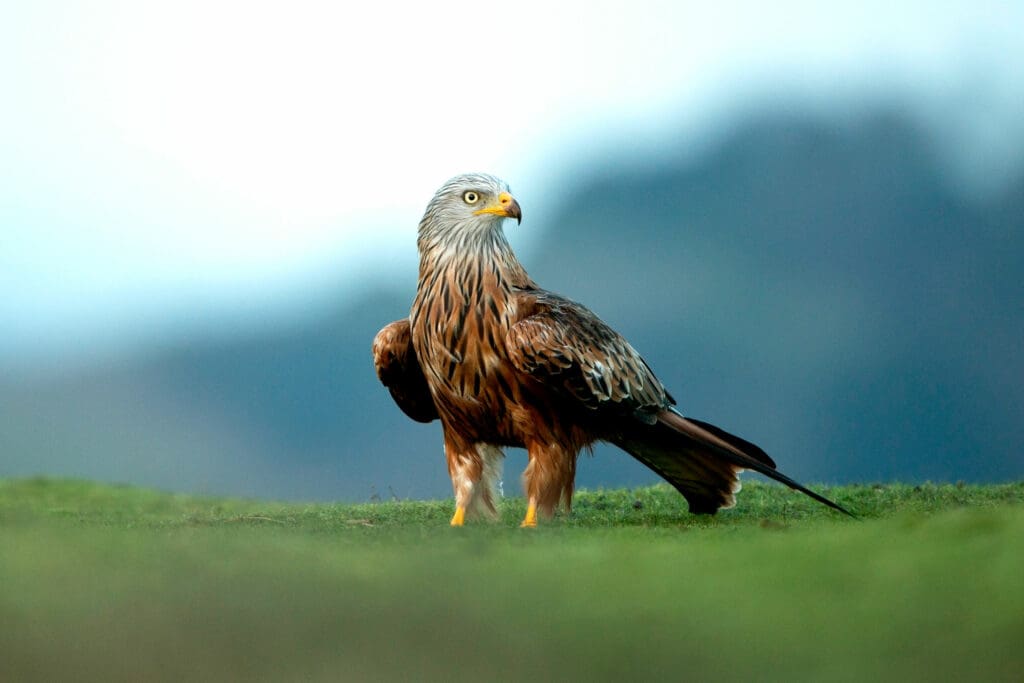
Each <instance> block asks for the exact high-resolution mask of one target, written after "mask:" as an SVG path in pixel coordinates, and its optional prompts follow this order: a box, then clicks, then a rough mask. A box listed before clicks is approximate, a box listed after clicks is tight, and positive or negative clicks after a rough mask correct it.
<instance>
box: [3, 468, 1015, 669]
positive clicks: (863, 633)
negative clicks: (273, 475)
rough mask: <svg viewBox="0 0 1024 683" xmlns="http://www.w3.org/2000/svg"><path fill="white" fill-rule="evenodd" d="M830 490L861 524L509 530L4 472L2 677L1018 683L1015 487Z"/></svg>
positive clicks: (660, 492)
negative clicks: (7, 476) (937, 682)
mask: <svg viewBox="0 0 1024 683" xmlns="http://www.w3.org/2000/svg"><path fill="white" fill-rule="evenodd" d="M823 492H825V493H826V495H829V496H831V497H833V498H834V499H835V500H837V501H838V502H840V503H841V504H843V505H845V506H847V507H849V508H850V509H852V510H854V511H856V512H858V513H859V514H860V516H861V518H862V519H861V521H855V520H850V519H846V518H843V517H842V516H840V515H837V514H835V513H832V512H830V511H829V510H827V509H826V508H824V507H822V506H819V505H817V504H815V503H813V501H810V500H808V499H806V498H804V497H802V496H799V495H798V494H795V493H793V492H791V491H788V490H786V489H782V488H779V487H776V486H770V485H765V484H757V483H748V484H747V485H746V486H745V488H744V490H743V492H742V493H741V494H740V496H739V501H740V502H739V506H738V507H737V509H734V510H731V511H728V512H723V513H721V514H719V515H718V516H717V517H713V518H708V517H693V516H690V515H689V514H687V513H686V506H685V503H684V501H683V500H682V498H681V497H679V496H678V494H676V493H675V492H673V491H672V490H670V489H668V488H666V487H661V486H658V487H653V488H642V489H635V490H629V491H627V490H615V491H584V492H580V493H579V494H578V496H577V499H576V505H575V508H574V512H573V515H572V516H571V517H568V518H558V519H556V520H554V521H552V522H549V523H547V524H545V525H543V526H542V527H540V528H538V529H533V530H522V529H518V528H517V524H518V520H519V519H520V517H521V516H522V514H523V511H524V507H525V506H524V503H523V501H522V500H521V499H507V500H506V501H504V503H503V508H504V509H503V513H504V516H503V520H502V522H500V523H497V524H477V525H473V526H467V527H465V528H463V529H451V528H449V527H448V525H447V522H448V518H449V516H450V514H451V504H450V503H448V502H386V503H375V504H366V505H304V504H303V505H290V504H281V503H268V502H262V501H247V500H232V499H215V498H200V497H192V496H182V495H172V494H166V493H160V492H155V491H150V490H145V489H139V488H133V487H121V486H105V485H98V484H93V483H88V482H81V481H54V480H44V479H35V480H21V481H0V680H3V681H8V680H10V681H22V680H47V681H49V680H104V681H108V680H110V681H113V680H133V681H134V680H196V679H201V680H314V681H316V680H325V681H336V680H381V679H383V680H395V679H402V680H410V679H412V680H418V679H436V680H462V679H476V680H530V681H544V680H651V679H670V680H850V681H861V680H872V679H883V680H906V679H910V680H933V679H941V680H959V679H963V680H1019V677H1020V671H1021V668H1022V666H1024V482H1022V483H1016V484H1007V485H1000V486H955V485H943V486H934V485H924V486H918V487H911V486H854V487H836V488H831V489H828V488H826V489H824V490H823Z"/></svg>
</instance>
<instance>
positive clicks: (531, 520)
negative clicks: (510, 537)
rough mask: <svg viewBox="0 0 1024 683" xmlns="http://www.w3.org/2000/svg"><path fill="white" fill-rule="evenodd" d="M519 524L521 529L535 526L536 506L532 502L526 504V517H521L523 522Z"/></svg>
mask: <svg viewBox="0 0 1024 683" xmlns="http://www.w3.org/2000/svg"><path fill="white" fill-rule="evenodd" d="M519 526H520V527H521V528H523V529H526V528H532V527H535V526H537V506H536V505H535V504H534V503H530V504H529V505H528V506H527V508H526V517H525V518H524V519H523V523H522V524H520V525H519Z"/></svg>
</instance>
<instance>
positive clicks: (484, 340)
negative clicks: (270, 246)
mask: <svg viewBox="0 0 1024 683" xmlns="http://www.w3.org/2000/svg"><path fill="white" fill-rule="evenodd" d="M522 217H523V214H522V210H521V208H520V206H519V202H518V201H517V200H516V199H515V197H514V196H513V195H512V193H511V191H510V190H509V186H508V184H507V183H506V182H504V181H503V180H501V179H499V178H497V177H495V176H492V175H489V174H484V173H468V174H464V175H459V176H456V177H454V178H452V179H450V180H448V181H447V182H446V183H445V184H444V185H442V186H441V188H440V189H439V190H438V191H437V193H436V194H435V195H434V197H433V199H431V200H430V202H429V203H428V205H427V208H426V211H425V212H424V214H423V218H422V220H421V221H420V223H419V228H418V232H417V240H416V242H417V249H418V251H419V279H418V282H417V286H416V295H415V297H414V299H413V302H412V306H411V308H410V311H409V316H408V317H407V318H404V319H401V320H396V321H394V322H392V323H390V324H388V325H386V326H384V328H383V329H381V330H380V332H378V333H377V335H376V337H375V338H374V340H373V344H372V353H373V362H374V367H375V370H376V373H377V376H378V378H379V379H380V381H381V383H382V384H383V385H384V386H385V387H386V388H387V389H388V391H389V392H390V394H391V397H392V398H393V399H394V401H395V403H397V405H398V407H399V408H400V409H401V410H402V411H403V412H404V413H405V414H406V415H407V416H408V417H410V418H412V419H413V420H416V421H418V422H423V423H429V422H433V421H434V420H439V421H440V423H441V427H442V431H443V434H444V452H445V459H446V462H447V465H448V474H449V476H450V477H451V480H452V489H453V492H454V498H455V512H454V515H453V516H452V518H451V525H452V526H462V525H463V524H464V523H465V522H466V521H467V520H468V519H472V518H474V517H481V518H491V519H496V518H497V517H498V511H497V505H498V500H499V487H500V482H501V476H502V464H503V459H504V451H503V449H504V448H508V447H512V448H525V449H526V452H527V457H528V462H527V466H526V469H525V471H524V472H523V487H524V490H525V494H526V499H527V508H526V515H525V517H524V519H523V520H522V523H521V526H523V527H535V526H536V525H537V522H538V516H540V517H543V518H550V517H552V516H553V514H554V513H555V511H556V509H558V508H559V507H561V506H564V508H565V510H566V512H570V511H571V506H572V498H573V491H574V486H575V478H576V465H577V460H578V458H579V455H580V453H581V452H582V451H584V450H589V449H590V448H591V446H592V445H593V444H595V443H597V442H609V443H612V444H615V445H616V446H618V447H619V448H621V449H622V450H624V451H626V452H627V453H629V454H630V455H632V456H633V457H634V458H636V459H637V460H639V461H640V462H641V463H643V464H644V465H646V466H647V467H648V468H650V469H651V470H653V471H654V472H655V473H657V474H658V475H659V476H660V477H662V478H663V479H665V480H666V481H667V482H668V483H670V484H671V485H672V486H674V487H675V488H676V490H678V491H679V492H680V493H681V494H682V496H683V497H684V498H685V499H686V501H687V503H688V505H689V510H690V512H691V513H694V514H714V513H715V512H717V511H718V510H720V509H725V508H731V507H733V506H734V505H735V504H736V494H737V493H738V492H739V490H740V488H741V487H740V481H739V474H740V473H741V472H742V471H744V470H753V471H755V472H759V473H761V474H762V475H765V476H767V477H769V478H771V479H774V480H776V481H779V482H781V483H783V484H785V485H786V486H789V487H790V488H792V489H795V490H797V491H800V492H802V493H804V494H806V495H808V496H810V497H811V498H813V499H814V500H816V501H818V502H820V503H822V504H824V505H827V506H829V507H830V508H833V509H834V510H837V511H839V512H842V513H845V514H847V515H851V516H852V513H850V512H849V511H848V510H846V509H845V508H843V507H842V506H840V505H839V504H837V503H835V502H833V501H831V500H829V499H827V498H825V497H824V496H821V495H819V494H818V493H815V492H814V491H811V490H810V489H808V488H806V487H804V486H803V485H801V484H799V483H798V482H796V481H795V480H793V479H791V478H789V477H788V476H786V475H784V474H782V473H781V472H779V471H778V470H777V469H776V464H775V462H774V461H773V460H772V458H771V457H769V456H768V454H767V453H765V452H764V451H763V450H762V449H761V448H760V447H758V446H756V445H754V444H753V443H751V442H749V441H746V440H744V439H742V438H740V437H738V436H734V435H733V434H730V433H729V432H726V431H725V430H723V429H721V428H719V427H717V426H715V425H713V424H710V423H707V422H703V421H701V420H698V419H695V418H693V417H685V416H684V415H683V414H682V413H681V412H679V410H677V409H676V407H675V406H676V401H675V399H674V398H673V396H672V395H671V394H670V393H669V392H668V390H667V389H666V388H665V387H664V385H662V383H661V382H660V381H659V380H658V378H657V377H656V376H655V375H654V372H653V371H652V370H651V368H650V366H649V365H648V364H647V362H646V361H645V360H644V359H643V358H642V357H641V356H640V354H639V353H638V352H637V351H636V350H635V349H634V348H633V347H632V346H631V345H630V344H629V342H627V341H626V339H625V338H624V337H623V336H622V335H620V334H619V333H618V332H616V331H615V330H614V329H612V328H611V327H610V326H609V325H608V324H606V323H605V322H604V321H602V320H601V319H600V318H599V317H598V316H597V315H595V314H594V313H592V312H591V311H590V310H589V309H587V308H585V307H584V306H583V305H581V304H579V303H576V302H575V301H572V300H570V299H568V298H565V297H563V296H560V295H558V294H555V293H554V292H551V291H548V290H545V289H542V288H541V287H540V286H539V285H538V284H537V283H536V282H534V281H533V280H532V279H531V278H530V276H529V275H528V274H527V272H526V269H525V268H524V267H523V265H522V264H521V263H520V262H519V260H518V258H516V255H515V253H514V252H513V250H512V247H511V245H510V244H509V242H508V239H507V237H506V235H505V231H504V225H503V224H504V223H505V221H506V220H507V219H515V221H516V222H517V224H519V223H521V222H522Z"/></svg>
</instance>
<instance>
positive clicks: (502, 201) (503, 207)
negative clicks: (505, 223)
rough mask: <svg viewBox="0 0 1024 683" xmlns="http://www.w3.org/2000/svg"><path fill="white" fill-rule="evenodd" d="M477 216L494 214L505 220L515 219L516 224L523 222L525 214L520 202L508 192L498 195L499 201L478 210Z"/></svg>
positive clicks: (475, 212)
mask: <svg viewBox="0 0 1024 683" xmlns="http://www.w3.org/2000/svg"><path fill="white" fill-rule="evenodd" d="M473 213H474V214H476V215H478V216H479V215H480V214H482V213H493V214H494V215H496V216H504V217H505V218H515V219H516V223H522V222H523V212H522V209H520V208H519V202H517V201H516V199H515V197H513V196H512V195H510V194H509V193H508V192H502V193H501V194H499V195H498V199H497V200H496V201H494V202H492V203H490V204H489V205H487V206H485V207H484V208H482V209H477V210H476V211H474V212H473Z"/></svg>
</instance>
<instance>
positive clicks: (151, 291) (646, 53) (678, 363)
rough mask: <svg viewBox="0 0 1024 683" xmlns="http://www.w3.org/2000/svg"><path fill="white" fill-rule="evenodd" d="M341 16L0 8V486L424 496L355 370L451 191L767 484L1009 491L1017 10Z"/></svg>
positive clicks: (589, 467)
mask: <svg viewBox="0 0 1024 683" xmlns="http://www.w3.org/2000/svg"><path fill="white" fill-rule="evenodd" d="M349 4H352V3H349ZM712 4H713V5H714V6H711V5H712ZM343 5H345V3H326V2H325V3H288V5H287V7H285V6H283V5H282V6H280V7H278V6H270V7H267V6H263V5H261V4H259V3H256V4H254V3H238V4H231V3H221V2H207V1H204V2H181V1H178V2H174V3H152V2H140V3H127V4H124V3H115V2H91V3H72V2H55V1H54V2H48V1H45V0H43V1H40V2H35V3H20V4H15V5H13V6H5V8H4V9H3V10H2V11H0V14H2V19H0V87H2V91H3V101H4V105H3V107H2V109H0V330H2V334H0V476H6V477H10V476H27V475H34V474H46V475H54V476H77V477H90V478H95V479H100V480H108V481H117V482H130V483H137V484H145V485H151V486H157V487H161V488H166V489H172V490H179V491H189V492H209V493H221V494H237V495H252V496H261V497H273V498H286V499H297V500H306V499H308V500H351V501H358V500H367V499H376V498H390V497H392V496H397V497H400V498H406V497H440V496H447V495H449V493H450V482H449V481H448V478H447V475H446V470H445V465H444V460H443V455H442V448H441V433H440V427H439V426H438V424H437V423H434V424H432V425H426V426H424V425H418V424H414V423H412V422H411V421H410V420H408V419H407V418H405V416H404V415H403V414H402V413H401V412H400V411H399V410H398V408H397V407H395V406H394V405H393V403H392V402H391V400H390V397H389V396H388V394H387V392H386V390H384V389H383V388H382V387H381V386H380V385H379V384H378V383H377V380H376V377H375V375H374V373H373V368H372V364H371V359H370V351H369V349H370V342H371V340H372V338H373V335H374V334H375V333H376V331H377V330H378V329H379V328H380V327H381V326H382V325H384V324H385V323H387V322H390V321H392V320H395V319H397V318H401V317H404V316H406V315H407V314H408V308H409V304H410V302H411V299H412V296H413V292H414V290H415V285H416V263H417V261H416V250H415V236H416V235H415V232H416V225H417V223H418V220H419V217H420V215H421V213H422V210H423V208H424V206H425V205H426V203H427V201H428V200H429V199H430V197H431V196H432V195H433V193H434V191H435V189H436V188H437V187H439V186H440V185H441V184H442V183H443V182H444V181H445V180H446V179H447V178H449V177H450V176H452V175H455V174H458V173H461V172H465V171H470V170H482V171H488V172H492V173H495V174H497V175H500V176H501V177H503V178H504V179H506V180H507V181H508V182H509V183H510V184H511V187H512V189H513V192H515V194H516V195H517V198H518V199H519V201H520V203H521V205H522V206H523V210H524V214H525V216H524V221H523V224H522V225H521V226H516V225H514V224H510V225H508V226H507V227H506V229H507V231H508V233H509V235H510V239H511V241H512V242H513V245H514V246H515V247H516V249H517V251H518V252H519V255H520V258H521V260H522V261H523V262H524V264H525V265H526V267H527V268H528V270H529V271H530V273H531V275H532V276H533V277H534V279H536V280H537V281H538V282H540V283H541V284H542V285H543V286H545V287H547V288H549V289H553V290H555V291H557V292H560V293H562V294H565V295H567V296H570V297H572V298H575V299H577V300H579V301H581V302H583V303H585V304H586V305H588V306H589V307H590V308H591V309H593V310H594V311H595V312H597V313H598V314H599V315H601V316H602V317H603V318H604V319H605V320H606V321H607V322H609V323H610V324H612V325H613V326H614V327H616V328H617V329H619V330H620V331H621V332H623V334H624V335H625V336H626V337H627V338H628V339H630V340H631V341H632V343H633V345H634V346H636V347H637V348H638V349H639V350H640V352H641V353H643V354H644V356H645V357H646V358H647V360H648V362H649V363H650V364H651V366H652V367H653V368H654V370H655V372H657V373H658V375H659V376H660V377H661V379H662V380H663V381H664V383H665V384H666V385H667V386H668V387H669V388H670V390H671V391H672V393H673V394H674V395H675V396H676V398H677V399H678V400H679V403H680V407H681V409H682V411H683V412H684V413H687V414H692V415H693V416H695V417H699V418H702V419H705V420H709V421H712V422H715V423H717V424H719V425H721V426H723V427H725V428H727V429H729V430H731V431H734V432H736V433H737V434H740V435H742V436H744V437H745V438H747V439H750V440H753V441H755V442H756V443H759V444H760V445H762V446H763V447H764V448H765V449H766V450H767V451H768V452H769V453H771V454H772V455H773V456H774V457H775V458H776V460H777V461H778V462H779V463H780V466H781V468H782V469H783V471H785V472H787V473H789V474H790V475H792V476H794V477H796V478H798V479H801V480H805V481H811V482H821V481H826V482H836V483H841V482H855V481H860V482H869V481H890V480H906V481H921V480H935V481H955V480H968V481H999V480H1007V479H1018V478H1020V477H1021V476H1022V474H1024V448H1022V446H1024V427H1022V424H1024V382H1022V380H1024V357H1022V353H1021V348H1022V339H1024V78H1021V74H1022V73H1024V42H1022V41H1021V40H1020V31H1021V28H1022V27H1024V4H1021V3H988V2H979V1H978V0H970V1H966V2H934V1H932V2H902V3H893V2H874V1H864V0H861V1H859V2H846V3H817V2H785V1H783V2H776V3H770V4H768V5H766V4H764V3H753V2H749V3H748V2H725V3H680V2H642V1H636V0H634V1H633V2H629V3H625V2H609V3H602V2H594V1H593V0H591V1H589V2H585V3H584V2H565V3H547V2H544V3H539V2H538V3H531V2H518V3H513V4H509V5H507V6H502V5H500V4H499V5H494V4H485V5H481V4H479V3H470V2H467V3H458V2H448V3H445V2H440V3H423V4H421V6H410V7H404V8H402V9H395V8H392V7H389V6H386V5H384V4H379V3H378V4H377V5H373V3H359V5H360V6H359V7H357V8H344V7H343ZM508 460H509V461H508V462H507V464H506V483H505V489H506V491H511V492H518V490H519V486H518V476H519V472H520V471H521V470H522V468H523V467H524V466H525V462H526V461H525V455H524V454H523V453H522V452H521V451H513V452H511V453H509V459H508ZM655 480H656V477H655V476H654V475H653V474H651V473H649V472H647V471H646V470H645V469H643V468H642V467H641V466H639V465H636V464H634V463H633V462H632V461H631V459H630V458H629V457H628V456H627V455H625V454H624V453H621V452H619V451H616V450H614V449H611V448H599V449H597V452H596V454H595V456H594V457H593V458H586V459H584V460H583V461H582V462H581V464H580V470H579V479H578V485H579V486H582V487H591V488H593V487H598V486H619V485H634V484H640V483H647V482H653V481H655Z"/></svg>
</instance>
